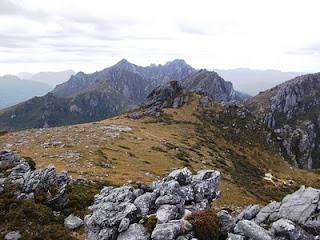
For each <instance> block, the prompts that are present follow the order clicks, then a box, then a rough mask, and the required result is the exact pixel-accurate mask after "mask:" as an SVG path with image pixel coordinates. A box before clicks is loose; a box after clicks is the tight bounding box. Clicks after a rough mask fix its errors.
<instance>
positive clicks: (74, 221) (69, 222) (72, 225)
mask: <svg viewBox="0 0 320 240" xmlns="http://www.w3.org/2000/svg"><path fill="white" fill-rule="evenodd" d="M82 224H83V221H82V219H81V218H79V217H77V216H74V215H73V214H70V215H69V216H68V217H67V218H66V219H65V220H64V226H65V227H66V228H68V229H70V230H74V229H77V228H79V227H80V226H81V225H82Z"/></svg>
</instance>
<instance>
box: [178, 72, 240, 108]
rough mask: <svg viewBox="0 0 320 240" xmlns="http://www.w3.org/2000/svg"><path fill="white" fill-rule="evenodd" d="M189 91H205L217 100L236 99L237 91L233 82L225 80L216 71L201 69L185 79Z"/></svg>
mask: <svg viewBox="0 0 320 240" xmlns="http://www.w3.org/2000/svg"><path fill="white" fill-rule="evenodd" d="M183 85H184V86H185V88H186V89H187V90H188V91H191V92H197V93H204V94H205V95H208V97H209V98H210V99H211V100H213V101H216V102H228V101H232V100H236V92H235V91H234V89H233V86H232V83H231V82H227V81H225V80H224V79H223V78H221V77H220V76H219V75H218V74H217V73H216V72H214V71H208V70H206V69H201V70H199V71H198V72H197V73H195V74H193V75H192V76H191V77H190V78H187V79H185V80H184V81H183Z"/></svg>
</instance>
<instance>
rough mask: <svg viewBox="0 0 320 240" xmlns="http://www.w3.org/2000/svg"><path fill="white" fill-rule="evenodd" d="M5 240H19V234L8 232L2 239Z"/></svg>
mask: <svg viewBox="0 0 320 240" xmlns="http://www.w3.org/2000/svg"><path fill="white" fill-rule="evenodd" d="M4 239H5V240H18V239H21V234H20V233H19V232H18V231H12V232H8V233H7V234H6V236H5V237H4Z"/></svg>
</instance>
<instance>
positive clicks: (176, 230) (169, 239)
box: [151, 220, 192, 240]
mask: <svg viewBox="0 0 320 240" xmlns="http://www.w3.org/2000/svg"><path fill="white" fill-rule="evenodd" d="M191 230H192V225H191V224H190V223H189V222H187V221H185V220H177V221H170V222H168V223H163V224H157V226H156V228H155V229H154V230H153V232H152V235H151V239H152V240H164V239H166V240H175V239H176V238H177V237H178V236H179V235H184V234H186V233H188V232H190V231H191Z"/></svg>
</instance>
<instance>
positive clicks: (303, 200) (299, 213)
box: [218, 186, 320, 240]
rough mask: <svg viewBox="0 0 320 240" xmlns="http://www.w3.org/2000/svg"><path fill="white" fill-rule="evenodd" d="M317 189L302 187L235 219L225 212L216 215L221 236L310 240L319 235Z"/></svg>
mask: <svg viewBox="0 0 320 240" xmlns="http://www.w3.org/2000/svg"><path fill="white" fill-rule="evenodd" d="M319 206H320V190H318V189H314V188H311V187H309V188H305V187H304V186H302V187H301V188H300V189H299V190H298V191H296V192H294V193H292V194H290V195H287V196H286V197H285V198H283V200H282V201H281V202H272V203H270V204H268V205H267V206H265V207H263V208H261V209H260V207H259V206H258V205H254V206H249V207H248V208H246V209H245V210H244V211H243V212H241V213H240V214H239V215H238V216H237V217H236V218H233V217H232V216H231V215H229V214H228V213H227V212H225V211H221V212H219V213H218V217H219V219H220V222H221V225H222V226H221V228H222V229H223V230H224V231H222V232H221V233H222V234H224V235H225V236H227V235H229V239H246V238H249V239H254V240H271V239H281V240H302V239H305V240H309V239H310V240H311V239H318V238H319V234H320V221H319V216H320V207H319Z"/></svg>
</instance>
